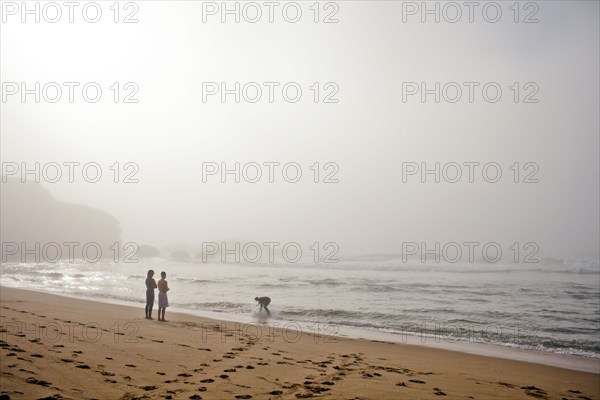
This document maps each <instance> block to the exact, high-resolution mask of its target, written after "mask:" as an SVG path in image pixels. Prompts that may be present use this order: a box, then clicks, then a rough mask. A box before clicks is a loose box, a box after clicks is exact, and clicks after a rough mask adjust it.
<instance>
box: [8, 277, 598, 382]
mask: <svg viewBox="0 0 600 400" xmlns="http://www.w3.org/2000/svg"><path fill="white" fill-rule="evenodd" d="M2 288H9V287H6V286H0V289H2ZM10 289H14V290H23V291H31V292H35V293H46V294H51V295H56V296H61V297H65V298H71V299H77V300H85V301H92V302H97V303H102V304H112V305H119V306H126V307H132V308H140V307H141V308H143V304H144V303H143V301H141V300H140V302H139V303H136V302H133V301H126V300H118V299H113V298H109V297H93V296H78V295H72V294H67V293H55V292H51V291H38V290H32V289H21V288H10ZM168 311H169V313H173V312H176V313H178V314H182V315H190V316H194V317H200V318H206V319H209V320H211V321H216V322H223V323H230V324H236V323H240V324H254V325H260V326H269V327H272V328H274V329H275V328H278V327H286V326H288V327H289V329H291V330H295V331H298V330H299V331H301V332H307V333H311V332H312V333H314V332H316V331H318V330H321V331H322V330H325V332H323V334H324V335H325V336H327V335H332V334H333V335H334V336H337V337H340V338H347V339H357V340H370V341H380V342H392V343H395V344H404V345H408V346H417V347H426V348H431V349H442V350H448V351H455V352H459V353H465V354H472V355H478V356H484V357H494V358H502V359H506V360H512V361H524V362H530V363H535V364H540V365H547V366H552V367H558V368H564V369H570V370H574V371H581V372H590V373H595V374H600V358H596V357H588V356H581V355H574V354H562V353H556V352H551V351H540V350H533V349H524V348H519V347H511V346H507V345H503V344H495V343H486V342H468V341H456V342H448V341H445V340H437V341H436V338H435V337H434V336H433V335H431V336H425V337H421V336H419V335H415V334H410V333H406V334H404V333H402V334H401V333H395V332H386V331H382V330H375V329H369V328H361V327H352V326H347V325H336V328H339V331H337V332H336V333H332V329H330V328H328V327H323V326H316V327H315V326H314V325H313V326H310V325H309V323H307V322H299V321H289V320H277V321H272V322H269V321H265V320H264V319H262V320H261V319H258V318H256V316H245V315H240V314H228V313H220V312H211V311H200V310H190V309H184V308H177V307H169V310H168ZM154 312H156V307H155V308H154ZM273 323H274V324H275V325H269V324H273Z"/></svg>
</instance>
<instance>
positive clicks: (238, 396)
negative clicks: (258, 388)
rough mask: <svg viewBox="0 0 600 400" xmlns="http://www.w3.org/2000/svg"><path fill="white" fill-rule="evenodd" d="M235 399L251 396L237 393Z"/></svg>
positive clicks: (249, 397)
mask: <svg viewBox="0 0 600 400" xmlns="http://www.w3.org/2000/svg"><path fill="white" fill-rule="evenodd" d="M235 398H236V399H251V398H252V396H250V395H249V394H238V395H237V396H235Z"/></svg>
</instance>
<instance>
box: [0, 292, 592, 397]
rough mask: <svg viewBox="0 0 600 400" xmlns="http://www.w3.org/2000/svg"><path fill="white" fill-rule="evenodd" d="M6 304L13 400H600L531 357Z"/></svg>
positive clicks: (11, 295)
mask: <svg viewBox="0 0 600 400" xmlns="http://www.w3.org/2000/svg"><path fill="white" fill-rule="evenodd" d="M0 302H1V304H0V306H1V308H0V323H1V327H2V329H0V337H1V340H2V342H0V361H1V362H0V365H1V366H2V368H1V374H0V386H1V388H2V389H1V390H0V391H1V394H4V395H6V396H9V397H8V398H10V399H21V398H23V399H31V398H41V397H44V396H46V397H47V396H52V395H55V396H56V395H60V396H62V398H74V399H79V398H86V399H87V398H90V399H91V398H107V399H123V400H125V399H129V400H130V399H135V398H156V399H159V398H160V399H163V398H164V399H201V398H205V399H256V398H264V399H267V398H272V399H297V398H321V397H328V398H332V399H338V398H339V399H355V398H361V399H390V398H405V399H437V398H439V396H448V397H447V398H474V399H494V398H511V399H531V397H532V396H533V397H537V398H542V399H544V398H545V399H555V398H556V399H563V398H564V399H569V400H575V399H579V400H581V399H600V389H599V388H598V385H597V383H598V379H599V378H600V377H599V375H598V374H594V373H588V372H581V371H575V370H570V369H564V368H557V367H552V366H547V365H541V364H535V363H530V362H523V361H514V360H507V359H503V358H496V357H486V356H479V355H472V354H467V353H461V352H456V351H450V350H444V349H436V348H430V347H426V346H417V345H410V344H397V343H388V342H382V341H375V340H365V339H351V338H345V337H339V336H336V337H323V336H322V335H314V334H312V333H310V332H308V333H305V334H302V335H299V336H298V337H296V336H293V335H292V333H293V332H285V330H282V329H278V328H269V329H267V331H266V332H264V334H263V335H261V337H257V335H255V334H254V331H253V329H254V328H253V326H254V325H252V324H244V323H237V324H236V323H231V321H229V323H227V321H225V324H223V322H224V321H219V320H214V319H209V318H205V317H200V316H195V315H192V314H182V313H177V312H172V311H170V310H168V311H167V315H166V316H167V320H168V322H165V323H161V322H158V321H156V320H154V321H148V320H145V319H144V318H143V313H142V311H143V309H142V307H131V306H125V305H115V304H110V303H102V302H98V301H93V300H84V299H76V298H72V297H66V296H61V295H55V294H49V293H44V292H36V291H27V290H23V289H13V288H6V287H2V289H1V290H0ZM154 315H155V316H156V310H155V311H154ZM55 398H59V397H55Z"/></svg>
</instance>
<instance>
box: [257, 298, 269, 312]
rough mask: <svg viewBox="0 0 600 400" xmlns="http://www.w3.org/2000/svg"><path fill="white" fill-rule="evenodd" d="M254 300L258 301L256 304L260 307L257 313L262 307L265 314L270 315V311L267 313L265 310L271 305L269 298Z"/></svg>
mask: <svg viewBox="0 0 600 400" xmlns="http://www.w3.org/2000/svg"><path fill="white" fill-rule="evenodd" d="M254 300H256V301H258V304H259V305H260V309H259V310H258V312H261V311H262V309H263V307H264V309H265V311H266V312H267V314H269V315H271V311H269V309H268V308H267V306H268V305H269V304H270V303H271V299H270V298H269V297H255V298H254Z"/></svg>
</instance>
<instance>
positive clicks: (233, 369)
mask: <svg viewBox="0 0 600 400" xmlns="http://www.w3.org/2000/svg"><path fill="white" fill-rule="evenodd" d="M223 372H237V370H236V369H235V368H228V369H226V370H223Z"/></svg>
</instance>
